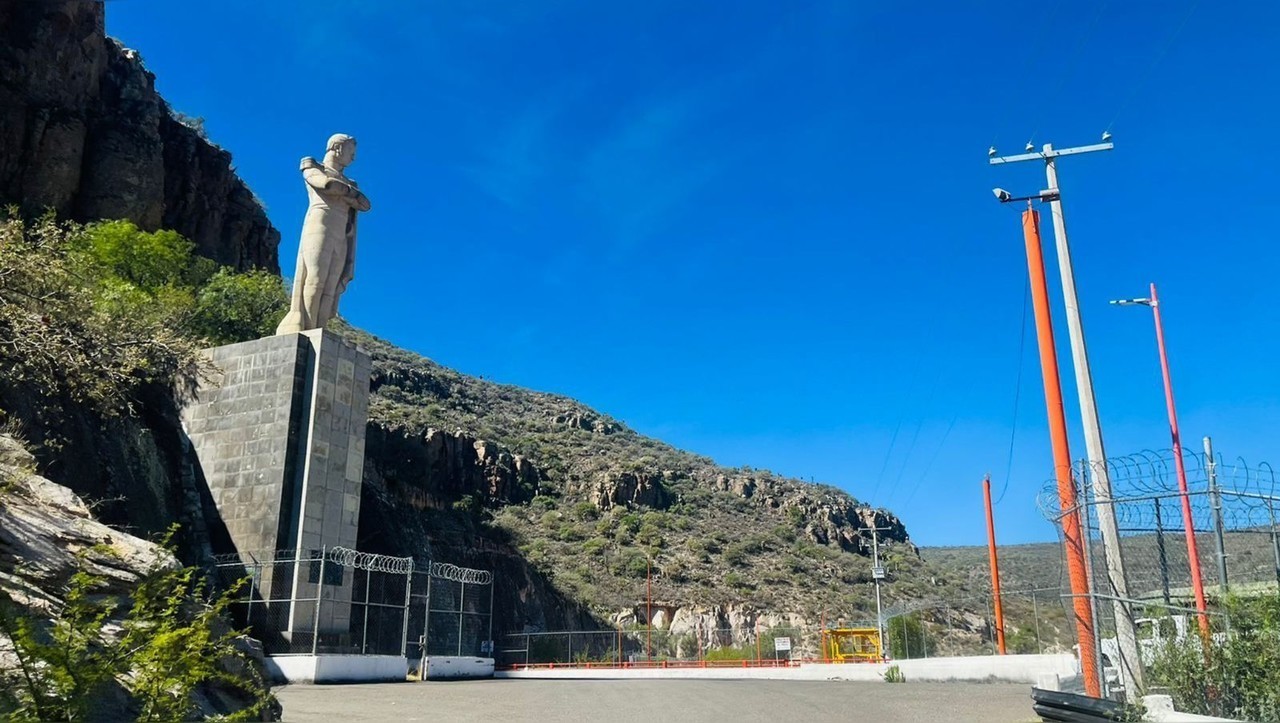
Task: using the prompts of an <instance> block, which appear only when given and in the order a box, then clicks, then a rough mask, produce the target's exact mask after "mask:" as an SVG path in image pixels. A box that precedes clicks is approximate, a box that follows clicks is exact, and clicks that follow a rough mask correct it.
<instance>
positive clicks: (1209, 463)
mask: <svg viewBox="0 0 1280 723" xmlns="http://www.w3.org/2000/svg"><path fill="white" fill-rule="evenodd" d="M1204 458H1205V459H1204V463H1205V468H1206V472H1207V473H1208V476H1209V506H1210V507H1212V508H1213V537H1214V542H1215V543H1216V544H1217V547H1218V594H1220V595H1221V594H1222V593H1225V592H1227V591H1228V590H1230V589H1231V585H1230V583H1228V582H1227V545H1226V541H1225V540H1224V539H1223V534H1222V533H1223V530H1222V489H1221V488H1219V487H1218V465H1217V463H1216V462H1214V459H1213V441H1212V440H1210V439H1209V438H1208V437H1205V438H1204Z"/></svg>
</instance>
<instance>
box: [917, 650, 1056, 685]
mask: <svg viewBox="0 0 1280 723" xmlns="http://www.w3.org/2000/svg"><path fill="white" fill-rule="evenodd" d="M897 665H898V669H899V670H901V671H902V674H903V675H904V676H906V678H907V680H908V681H948V680H988V679H995V680H999V681H1003V682H1009V683H1035V682H1036V681H1037V679H1038V678H1039V676H1041V675H1049V674H1051V675H1057V676H1059V677H1062V678H1067V677H1070V676H1072V675H1075V674H1077V673H1078V672H1079V670H1078V669H1077V667H1076V658H1075V656H1074V655H1068V654H1058V655H969V656H963V657H955V658H917V659H913V660H899V661H897Z"/></svg>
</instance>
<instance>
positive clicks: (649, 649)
mask: <svg viewBox="0 0 1280 723" xmlns="http://www.w3.org/2000/svg"><path fill="white" fill-rule="evenodd" d="M644 586H645V603H644V617H645V624H646V626H647V627H646V628H645V633H644V659H645V662H646V663H651V662H653V558H646V559H645V561H644Z"/></svg>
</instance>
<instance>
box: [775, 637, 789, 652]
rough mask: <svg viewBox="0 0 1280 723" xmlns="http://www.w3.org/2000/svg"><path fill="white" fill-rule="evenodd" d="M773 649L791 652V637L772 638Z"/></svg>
mask: <svg viewBox="0 0 1280 723" xmlns="http://www.w3.org/2000/svg"><path fill="white" fill-rule="evenodd" d="M773 649H774V650H775V651H777V652H779V653H789V652H791V638H774V639H773Z"/></svg>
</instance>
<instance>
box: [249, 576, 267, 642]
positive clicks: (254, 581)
mask: <svg viewBox="0 0 1280 723" xmlns="http://www.w3.org/2000/svg"><path fill="white" fill-rule="evenodd" d="M260 572H261V567H260V566H259V565H258V564H257V563H254V566H253V572H251V573H249V603H248V604H247V605H245V608H244V622H245V625H248V626H249V627H253V591H254V590H255V589H256V588H257V587H258V575H259V573H260ZM265 606H266V602H265V601H264V602H263V607H265Z"/></svg>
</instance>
